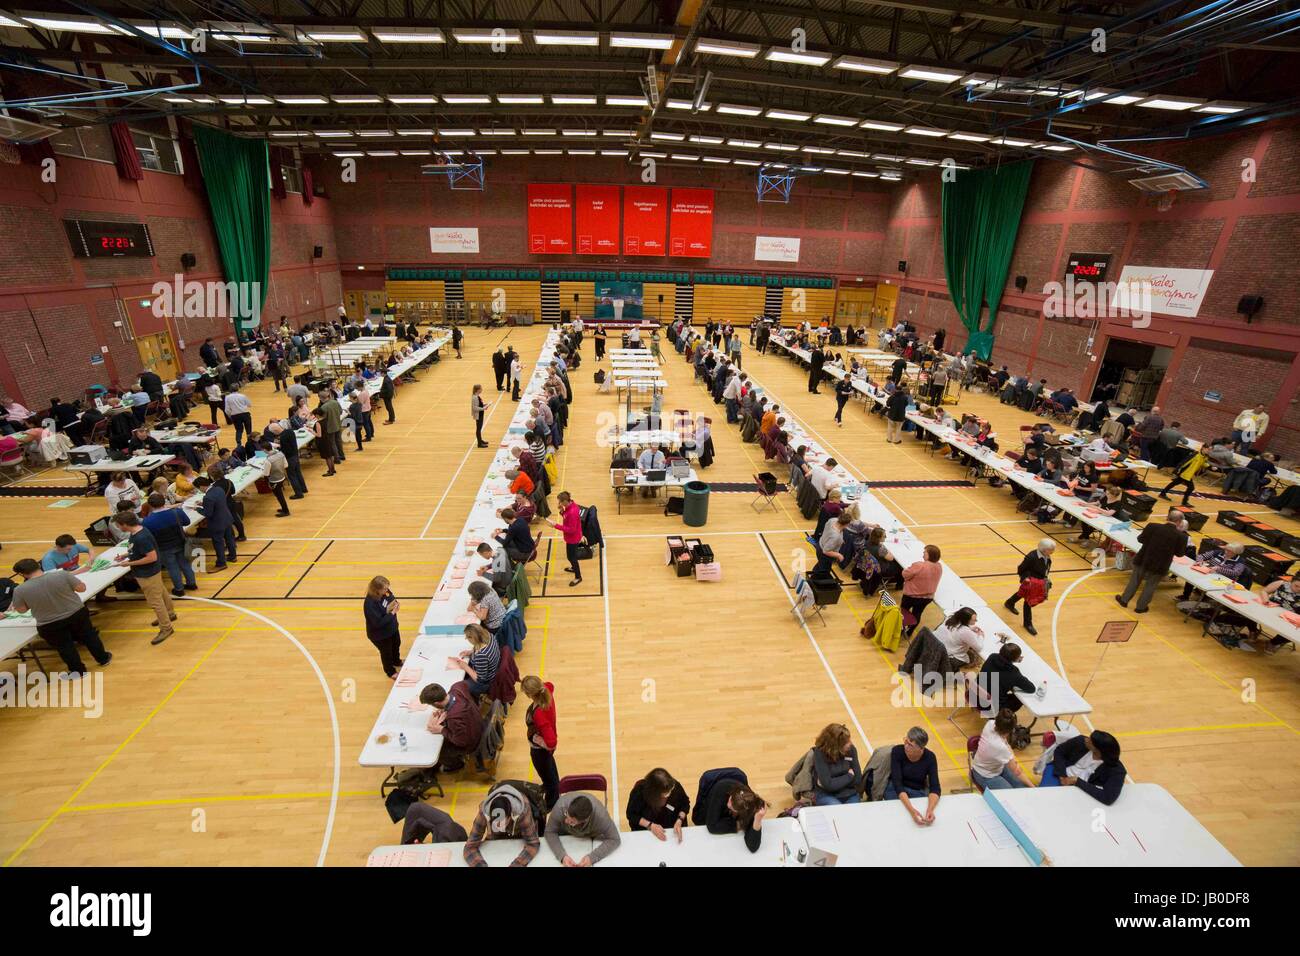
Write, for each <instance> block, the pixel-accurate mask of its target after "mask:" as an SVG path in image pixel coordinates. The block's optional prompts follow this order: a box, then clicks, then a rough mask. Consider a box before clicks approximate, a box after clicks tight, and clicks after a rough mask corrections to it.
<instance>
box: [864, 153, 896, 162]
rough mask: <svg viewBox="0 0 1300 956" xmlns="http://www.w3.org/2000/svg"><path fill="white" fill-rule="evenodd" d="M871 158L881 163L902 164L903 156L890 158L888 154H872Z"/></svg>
mask: <svg viewBox="0 0 1300 956" xmlns="http://www.w3.org/2000/svg"><path fill="white" fill-rule="evenodd" d="M871 158H872V159H874V160H876V161H877V162H881V163H901V162H902V161H903V157H902V156H890V155H889V154H888V153H872V154H871Z"/></svg>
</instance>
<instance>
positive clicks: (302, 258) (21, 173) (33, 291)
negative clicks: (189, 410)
mask: <svg viewBox="0 0 1300 956" xmlns="http://www.w3.org/2000/svg"><path fill="white" fill-rule="evenodd" d="M56 160H57V164H58V165H57V167H56V181H55V182H53V183H45V182H42V181H41V176H40V167H38V166H34V165H28V164H22V165H0V242H2V243H3V249H4V250H5V254H4V255H3V256H0V390H3V391H4V392H5V393H7V394H9V395H11V396H13V397H15V398H18V399H19V400H20V401H22V402H23V403H24V404H25V405H28V406H30V407H32V408H43V407H45V406H46V404H47V403H48V401H49V399H50V398H51V397H54V396H57V397H59V398H63V399H64V400H70V399H72V398H75V397H78V396H79V395H80V394H81V392H82V391H83V390H84V389H85V388H86V387H87V386H89V385H92V384H97V383H100V384H109V383H111V382H115V381H116V382H121V383H124V384H125V383H126V382H128V381H130V380H132V379H133V378H134V377H135V375H137V374H138V373H139V371H140V359H139V353H138V352H137V350H136V347H135V344H134V342H133V339H132V335H131V323H130V322H128V321H127V320H125V319H124V317H123V309H122V308H119V304H120V303H122V300H128V299H129V300H133V301H134V307H131V308H130V310H129V311H130V314H131V320H132V321H133V322H138V324H136V325H135V332H137V333H139V334H147V333H149V332H154V331H160V330H161V326H160V322H159V320H157V319H154V318H153V316H152V315H150V314H149V312H148V310H143V309H140V308H139V307H138V303H139V301H140V300H141V299H147V298H149V297H150V295H151V292H152V288H153V285H154V283H155V282H158V281H160V280H161V281H168V282H170V281H172V277H173V276H174V275H175V274H176V273H177V272H180V271H181V265H180V257H181V254H182V253H184V252H192V253H194V255H195V256H196V257H197V260H198V262H197V265H196V267H195V268H194V269H193V270H191V271H189V272H187V273H186V274H185V279H186V280H198V281H208V280H215V281H221V280H222V275H221V262H220V258H219V256H218V253H217V245H216V237H215V235H214V234H213V231H212V227H211V222H210V218H209V213H208V206H207V198H206V197H205V196H204V195H203V194H202V192H201V191H195V190H192V189H190V188H188V187H187V186H186V185H185V183H184V181H183V179H182V178H181V177H180V176H175V175H170V174H167V173H156V172H146V173H145V178H144V179H143V180H141V181H139V182H133V181H127V180H122V179H119V178H118V175H117V171H116V169H115V168H114V166H113V165H112V164H110V163H101V162H94V161H91V160H83V159H75V158H72V157H66V156H57V157H56ZM68 218H84V219H101V220H124V221H126V220H131V221H137V222H144V223H146V224H147V225H148V226H149V232H150V236H151V237H152V239H153V244H154V251H155V257H154V258H152V259H149V258H141V259H128V258H121V259H77V258H75V257H73V255H72V250H71V248H70V246H69V243H68V239H67V235H66V234H65V232H64V229H63V225H62V220H64V219H68ZM271 220H272V257H271V279H270V288H269V289H268V290H267V300H266V304H265V306H264V307H263V315H264V317H265V318H266V320H267V321H278V320H279V317H280V316H281V315H287V316H288V317H289V319H290V322H291V323H292V324H294V325H301V324H302V323H304V322H308V321H314V320H316V319H320V318H325V317H330V316H334V315H337V309H338V304H339V302H340V301H341V299H342V287H341V282H340V279H339V271H338V256H337V253H336V251H335V248H334V224H333V211H332V208H331V204H330V203H329V202H328V201H326V200H322V199H320V198H317V200H316V202H315V203H314V204H313V205H312V206H304V205H303V202H302V197H301V196H299V195H296V194H292V193H291V194H289V195H288V196H287V197H286V198H285V199H283V200H277V199H275V198H272V199H271ZM317 245H319V246H322V247H323V249H324V256H323V257H322V258H321V259H318V260H315V261H314V262H313V260H312V255H311V254H312V247H313V246H317ZM124 308H125V307H124ZM168 321H169V323H170V330H171V332H172V338H173V340H174V342H175V343H176V346H177V348H178V350H180V351H181V352H182V354H183V357H184V358H183V362H184V365H185V367H187V368H193V367H194V366H195V364H196V363H197V360H198V347H199V345H201V344H202V342H203V339H204V338H205V337H206V336H212V337H213V338H217V339H218V340H222V339H224V338H226V337H227V336H228V335H229V334H230V332H231V328H232V327H231V324H230V321H229V320H228V319H224V318H184V317H179V318H175V319H170V320H168ZM119 322H120V323H121V325H120V326H119V325H115V323H119ZM182 342H184V347H182V346H181V343H182ZM101 347H107V349H108V352H107V353H106V354H105V353H102V352H101V351H100V349H101ZM93 356H101V357H102V358H103V360H104V361H103V363H102V364H98V365H96V364H92V363H91V359H92V357H93Z"/></svg>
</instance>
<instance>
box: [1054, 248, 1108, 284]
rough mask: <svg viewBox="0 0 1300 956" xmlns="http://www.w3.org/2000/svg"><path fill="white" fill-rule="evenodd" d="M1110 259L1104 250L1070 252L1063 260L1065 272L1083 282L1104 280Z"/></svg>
mask: <svg viewBox="0 0 1300 956" xmlns="http://www.w3.org/2000/svg"><path fill="white" fill-rule="evenodd" d="M1110 260H1111V256H1110V253H1106V252H1072V253H1070V255H1069V258H1067V259H1066V260H1065V261H1066V266H1065V274H1066V275H1067V276H1073V277H1074V278H1076V279H1079V280H1082V281H1084V282H1105V281H1106V273H1107V272H1109V271H1110Z"/></svg>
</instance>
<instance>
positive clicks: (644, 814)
mask: <svg viewBox="0 0 1300 956" xmlns="http://www.w3.org/2000/svg"><path fill="white" fill-rule="evenodd" d="M690 812H691V801H690V798H689V797H687V796H686V789H685V788H684V787H683V786H682V785H681V784H680V783H678V782H677V781H676V780H674V779H673V776H672V774H670V773H669V772H668V771H667V770H665V769H664V768H663V767H656V768H655V769H653V770H651V771H650V772H649V773H648V774H646V775H645V776H644V777H642V778H641V779H640V780H638V781H637V782H636V783H635V784H633V785H632V792H631V793H629V794H628V797H627V822H628V826H630V827H631V828H632V829H633V830H649V831H650V832H651V833H653V834H654V836H655V839H657V840H667V839H668V832H669V831H670V830H671V831H672V833H673V835H674V836H675V837H676V838H677V842H678V843H681V842H682V828H683V827H684V826H686V825H687V820H688V818H689V815H690Z"/></svg>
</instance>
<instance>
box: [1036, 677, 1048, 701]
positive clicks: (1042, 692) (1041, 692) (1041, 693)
mask: <svg viewBox="0 0 1300 956" xmlns="http://www.w3.org/2000/svg"><path fill="white" fill-rule="evenodd" d="M1034 694H1035V695H1036V696H1037V697H1038V699H1039V700H1042V699H1043V698H1044V697H1046V696H1047V681H1043V682H1042V683H1041V684H1039V685H1038V690H1036V691H1034Z"/></svg>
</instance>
